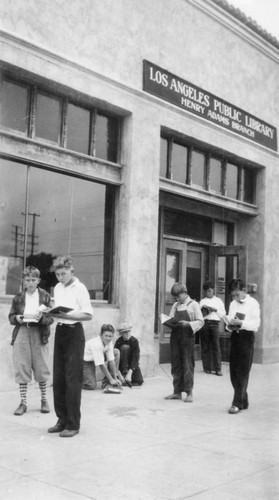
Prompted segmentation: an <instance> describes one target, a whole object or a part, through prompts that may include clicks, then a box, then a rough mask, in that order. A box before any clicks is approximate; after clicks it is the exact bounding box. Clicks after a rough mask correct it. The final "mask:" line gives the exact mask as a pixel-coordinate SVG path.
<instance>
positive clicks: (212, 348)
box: [200, 281, 226, 376]
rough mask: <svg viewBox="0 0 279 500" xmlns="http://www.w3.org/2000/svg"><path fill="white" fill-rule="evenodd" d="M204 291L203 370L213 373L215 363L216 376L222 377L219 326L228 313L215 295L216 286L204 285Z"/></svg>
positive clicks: (201, 334) (202, 309) (201, 306)
mask: <svg viewBox="0 0 279 500" xmlns="http://www.w3.org/2000/svg"><path fill="white" fill-rule="evenodd" d="M203 290H204V293H205V298H203V299H202V300H201V301H200V308H201V311H202V313H203V319H204V326H203V328H202V329H201V331H200V338H201V357H202V364H203V369H204V371H205V373H211V363H213V369H214V372H215V373H216V375H219V376H222V367H221V364H222V360H221V349H220V334H219V325H220V320H221V318H223V317H224V316H225V314H226V311H225V307H224V304H223V302H222V300H221V299H220V298H219V297H216V295H215V294H214V285H213V284H212V283H211V282H210V281H207V282H206V283H204V285H203ZM211 353H212V358H213V359H211Z"/></svg>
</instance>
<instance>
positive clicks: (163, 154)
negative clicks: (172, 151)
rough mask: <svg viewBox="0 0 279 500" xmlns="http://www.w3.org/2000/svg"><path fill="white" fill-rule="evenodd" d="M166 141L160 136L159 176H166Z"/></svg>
mask: <svg viewBox="0 0 279 500" xmlns="http://www.w3.org/2000/svg"><path fill="white" fill-rule="evenodd" d="M167 160H168V141H167V139H163V138H162V137H161V149H160V177H167Z"/></svg>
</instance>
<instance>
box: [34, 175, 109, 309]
mask: <svg viewBox="0 0 279 500" xmlns="http://www.w3.org/2000/svg"><path fill="white" fill-rule="evenodd" d="M113 196H114V190H113V189H112V188H107V187H106V186H105V185H102V184H96V183H93V182H89V181H86V180H82V179H76V178H74V177H70V176H67V175H62V174H57V173H54V172H49V171H46V170H42V169H36V168H31V169H30V201H29V224H28V238H29V239H28V247H27V252H28V263H29V264H30V265H31V264H32V265H37V267H39V268H40V270H41V272H43V280H42V281H43V283H42V284H44V286H45V288H47V289H50V288H51V287H52V286H53V274H51V273H50V271H49V268H50V264H49V263H50V262H51V261H52V259H53V258H54V257H56V256H58V255H63V254H70V255H72V257H73V259H74V264H75V270H76V273H77V276H78V277H79V278H80V280H81V281H82V282H83V283H84V284H85V285H86V286H87V288H88V290H89V293H90V296H91V298H92V299H100V300H102V299H108V298H109V293H110V286H111V282H110V281H111V280H110V272H111V269H110V261H111V253H112V230H113V222H112V218H113V212H114V198H113Z"/></svg>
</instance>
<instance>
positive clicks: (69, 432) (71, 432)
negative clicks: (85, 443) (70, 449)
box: [59, 429, 79, 438]
mask: <svg viewBox="0 0 279 500" xmlns="http://www.w3.org/2000/svg"><path fill="white" fill-rule="evenodd" d="M78 433H79V430H75V429H71V430H70V429H64V430H63V431H61V432H60V434H59V436H60V437H62V438H71V437H73V436H75V435H76V434H78Z"/></svg>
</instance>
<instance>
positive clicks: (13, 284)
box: [0, 159, 27, 295]
mask: <svg viewBox="0 0 279 500" xmlns="http://www.w3.org/2000/svg"><path fill="white" fill-rule="evenodd" d="M26 176H27V167H26V166H25V165H20V164H18V163H13V162H11V161H5V160H2V159H1V160H0V177H1V188H0V192H1V197H0V198H1V201H0V234H1V239H0V255H1V257H0V294H1V295H2V294H8V295H15V294H16V293H17V292H18V291H19V289H20V286H21V275H22V263H23V250H24V215H23V214H24V213H25V195H26V192H25V188H26ZM15 179H16V182H15Z"/></svg>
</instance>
